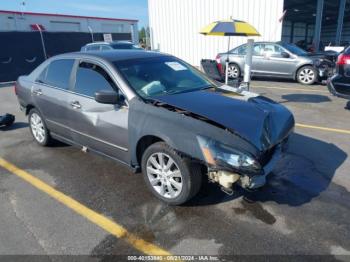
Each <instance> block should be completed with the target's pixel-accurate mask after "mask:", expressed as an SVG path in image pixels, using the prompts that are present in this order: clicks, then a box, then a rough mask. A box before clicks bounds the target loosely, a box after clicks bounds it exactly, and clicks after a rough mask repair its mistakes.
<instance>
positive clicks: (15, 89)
mask: <svg viewBox="0 0 350 262" xmlns="http://www.w3.org/2000/svg"><path fill="white" fill-rule="evenodd" d="M13 89H14V91H15V94H16V95H17V82H15V86H14V87H13Z"/></svg>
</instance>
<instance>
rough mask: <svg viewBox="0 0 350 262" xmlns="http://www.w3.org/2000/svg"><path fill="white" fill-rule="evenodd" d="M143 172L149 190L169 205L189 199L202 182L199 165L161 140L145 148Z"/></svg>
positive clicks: (179, 203)
mask: <svg viewBox="0 0 350 262" xmlns="http://www.w3.org/2000/svg"><path fill="white" fill-rule="evenodd" d="M142 173H143V177H144V179H145V182H146V184H147V186H148V188H149V189H150V190H151V191H152V193H153V194H154V195H155V196H156V197H157V198H159V199H161V200H162V201H164V202H166V203H167V204H170V205H181V204H183V203H185V202H187V201H188V200H190V199H191V198H192V197H193V196H195V195H196V194H197V193H198V191H199V189H200V186H201V182H202V172H201V167H200V166H199V165H198V164H195V163H193V162H192V161H190V160H189V159H187V158H185V157H182V156H180V155H179V154H178V153H177V152H176V151H175V150H173V149H172V148H170V147H169V146H168V145H167V144H166V143H164V142H159V143H155V144H153V145H151V146H150V147H148V148H147V149H146V151H145V153H144V154H143V156H142Z"/></svg>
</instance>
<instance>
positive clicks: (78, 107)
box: [70, 101, 81, 109]
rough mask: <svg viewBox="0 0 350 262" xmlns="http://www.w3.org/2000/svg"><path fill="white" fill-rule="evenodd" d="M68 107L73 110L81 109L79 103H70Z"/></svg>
mask: <svg viewBox="0 0 350 262" xmlns="http://www.w3.org/2000/svg"><path fill="white" fill-rule="evenodd" d="M70 105H71V107H73V108H74V109H80V108H81V104H80V103H79V101H73V102H71V103H70Z"/></svg>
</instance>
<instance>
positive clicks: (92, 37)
mask: <svg viewBox="0 0 350 262" xmlns="http://www.w3.org/2000/svg"><path fill="white" fill-rule="evenodd" d="M88 29H89V32H90V34H91V41H92V43H93V42H95V40H94V32H93V31H92V28H91V26H88Z"/></svg>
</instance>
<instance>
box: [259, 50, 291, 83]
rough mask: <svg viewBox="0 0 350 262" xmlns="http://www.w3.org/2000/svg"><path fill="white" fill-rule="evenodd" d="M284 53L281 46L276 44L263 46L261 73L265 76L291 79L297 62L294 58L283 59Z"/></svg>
mask: <svg viewBox="0 0 350 262" xmlns="http://www.w3.org/2000/svg"><path fill="white" fill-rule="evenodd" d="M283 52H286V51H285V50H284V49H283V48H282V47H281V46H279V45H276V44H265V45H264V52H263V56H264V58H263V63H262V66H263V68H264V71H263V73H264V74H265V75H271V76H280V77H293V74H294V72H295V68H296V64H297V60H296V58H295V57H294V56H290V57H283V55H282V53H283Z"/></svg>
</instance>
